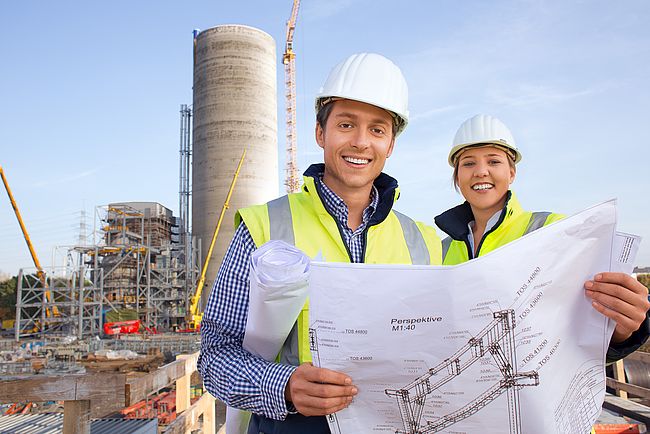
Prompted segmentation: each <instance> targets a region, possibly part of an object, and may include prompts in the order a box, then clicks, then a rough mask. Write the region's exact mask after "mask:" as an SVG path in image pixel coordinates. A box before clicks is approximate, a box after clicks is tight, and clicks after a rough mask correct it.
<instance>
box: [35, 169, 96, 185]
mask: <svg viewBox="0 0 650 434" xmlns="http://www.w3.org/2000/svg"><path fill="white" fill-rule="evenodd" d="M97 171H98V168H95V169H91V170H84V171H83V172H79V173H75V174H71V175H68V176H64V177H61V178H56V179H48V180H42V181H38V182H36V183H34V187H36V188H42V187H47V186H51V185H60V184H66V183H68V182H72V181H77V180H79V179H83V178H87V177H89V176H91V175H94V174H95V173H97Z"/></svg>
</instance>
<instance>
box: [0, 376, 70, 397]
mask: <svg viewBox="0 0 650 434" xmlns="http://www.w3.org/2000/svg"><path fill="white" fill-rule="evenodd" d="M76 388H77V379H76V376H67V377H63V376H50V375H47V376H46V375H44V376H30V377H26V378H21V379H16V380H3V381H0V403H2V404H9V403H12V402H22V401H34V402H39V401H68V400H70V401H74V400H75V391H76Z"/></svg>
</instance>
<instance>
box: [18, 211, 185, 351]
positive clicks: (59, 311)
mask: <svg viewBox="0 0 650 434" xmlns="http://www.w3.org/2000/svg"><path fill="white" fill-rule="evenodd" d="M179 226H180V225H179V223H178V219H176V218H175V217H173V216H172V212H171V210H169V209H168V208H165V207H164V206H162V205H161V204H159V203H155V202H122V203H112V204H109V205H106V206H99V207H97V208H96V211H95V231H94V232H95V239H96V241H95V243H93V245H90V246H74V247H72V248H71V249H70V250H69V252H68V258H69V263H68V265H67V266H66V267H65V268H64V269H52V270H47V272H45V273H44V278H39V276H38V273H37V272H34V273H26V272H25V271H24V270H21V272H20V275H19V279H18V282H17V305H16V339H20V338H21V337H23V336H27V335H32V334H33V332H34V330H38V331H39V332H41V333H43V334H45V333H46V332H47V333H48V334H64V335H76V336H77V337H78V338H83V337H85V336H87V335H97V334H101V332H102V329H103V324H104V323H106V322H107V320H106V316H107V313H108V314H109V315H113V316H112V318H117V319H121V317H124V316H125V317H126V318H127V319H134V318H133V316H136V317H137V319H139V320H140V321H141V323H142V325H143V326H144V327H145V328H148V329H156V330H161V331H164V330H171V329H174V328H178V327H183V326H184V323H185V318H186V316H187V306H188V296H189V294H190V293H191V291H192V288H193V284H194V282H196V279H197V276H198V249H196V248H192V247H191V246H186V245H185V244H183V243H182V242H181V241H182V240H183V239H185V240H188V239H189V237H181V234H179ZM188 256H189V257H188Z"/></svg>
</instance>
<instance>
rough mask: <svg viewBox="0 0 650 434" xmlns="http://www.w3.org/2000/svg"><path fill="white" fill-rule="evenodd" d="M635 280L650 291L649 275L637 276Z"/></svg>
mask: <svg viewBox="0 0 650 434" xmlns="http://www.w3.org/2000/svg"><path fill="white" fill-rule="evenodd" d="M636 278H637V280H638V281H639V282H641V283H643V284H644V285H645V286H646V288H648V289H650V273H643V274H637V275H636Z"/></svg>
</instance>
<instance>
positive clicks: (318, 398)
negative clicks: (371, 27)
mask: <svg viewBox="0 0 650 434" xmlns="http://www.w3.org/2000/svg"><path fill="white" fill-rule="evenodd" d="M315 108H316V120H317V121H316V130H315V136H316V142H317V144H318V146H319V147H321V148H322V149H323V156H324V164H314V165H312V166H310V167H309V168H308V169H307V171H306V172H305V173H304V184H303V186H302V190H301V191H300V192H299V193H295V194H289V195H286V196H283V197H281V198H279V199H276V200H274V201H271V202H269V203H267V204H264V205H258V206H253V207H249V208H245V209H241V210H239V212H238V214H237V217H236V220H237V222H238V223H239V226H238V229H237V231H236V232H235V235H234V237H233V240H232V242H231V244H230V247H229V249H228V251H227V253H226V256H225V258H224V261H223V263H222V265H221V269H220V270H219V273H218V276H217V279H216V282H215V285H214V288H213V290H212V293H211V295H210V300H209V301H208V305H207V307H206V309H205V313H204V316H203V322H202V325H201V333H202V345H201V356H200V358H199V370H200V372H201V374H202V376H203V380H204V382H205V385H206V388H207V389H208V391H209V392H210V393H211V394H212V395H214V396H215V397H217V398H219V399H220V400H222V401H224V402H226V403H227V404H229V405H231V406H233V407H237V408H242V409H246V410H249V411H251V412H252V413H253V415H252V418H251V422H250V425H249V427H248V432H249V433H256V434H257V433H301V434H304V433H310V434H318V433H329V428H328V426H327V422H326V420H325V417H324V416H325V415H327V414H331V413H334V412H336V411H339V410H341V409H343V408H345V407H347V406H348V405H349V404H350V402H351V401H352V398H353V396H354V395H356V393H357V390H356V388H355V386H354V379H352V378H350V377H348V376H347V375H346V374H345V373H341V372H335V371H331V370H328V369H323V368H317V367H314V366H312V364H311V363H310V362H311V354H310V352H309V342H308V330H305V328H306V327H308V321H307V319H308V314H309V310H308V306H307V305H305V308H303V310H302V312H301V313H300V315H299V316H298V318H296V323H295V325H294V329H293V330H292V332H291V333H290V334H289V336H288V337H287V339H286V342H285V344H284V346H283V348H282V350H281V351H280V354H279V356H278V360H280V362H279V363H275V362H269V361H267V360H264V359H261V358H259V357H256V356H254V355H253V354H251V353H249V352H247V351H246V350H245V349H244V348H243V347H242V342H243V337H244V330H245V326H246V316H247V312H248V300H249V299H248V288H249V286H248V275H249V266H248V264H249V260H250V256H251V254H252V252H253V251H254V250H255V249H257V248H258V247H260V246H261V245H262V244H264V243H265V242H267V241H269V240H270V239H278V238H279V239H283V240H284V241H287V242H289V243H291V244H294V245H295V246H296V247H298V248H299V249H301V250H302V251H304V252H305V253H306V254H307V255H309V256H310V257H312V258H313V257H315V256H316V255H317V254H319V253H320V254H322V256H323V258H324V260H325V261H330V262H357V263H359V262H365V263H392V264H423V265H427V264H439V263H440V261H441V256H440V255H441V250H440V249H441V248H440V239H439V238H438V237H437V235H436V234H435V231H434V229H433V228H432V227H430V226H426V225H423V224H421V223H419V222H415V221H413V220H411V219H410V218H409V217H407V216H405V215H403V214H401V213H399V212H397V211H395V210H394V209H393V204H394V202H395V200H396V199H397V198H398V196H399V190H398V187H397V181H396V180H395V179H394V178H392V177H390V176H388V175H386V174H384V173H382V170H383V168H384V164H385V162H386V159H387V158H388V157H390V155H391V154H392V152H393V150H394V147H395V138H396V137H397V136H398V135H399V134H400V133H401V132H402V131H403V130H404V128H405V127H406V125H407V123H408V89H407V85H406V81H405V79H404V77H403V75H402V73H401V71H400V69H399V68H398V67H397V66H396V65H395V64H393V63H392V62H391V61H390V60H388V59H386V58H385V57H383V56H380V55H378V54H369V53H361V54H354V55H352V56H350V57H348V58H347V59H346V60H344V61H343V62H341V63H340V64H339V65H337V66H336V67H335V68H334V69H333V70H332V71H331V72H330V74H329V76H328V78H327V80H326V81H325V84H324V85H323V87H322V89H321V91H320V92H319V94H318V95H317V97H316V104H315ZM273 234H280V235H278V237H277V238H276V237H275V236H274V235H273ZM350 290H354V288H350Z"/></svg>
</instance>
